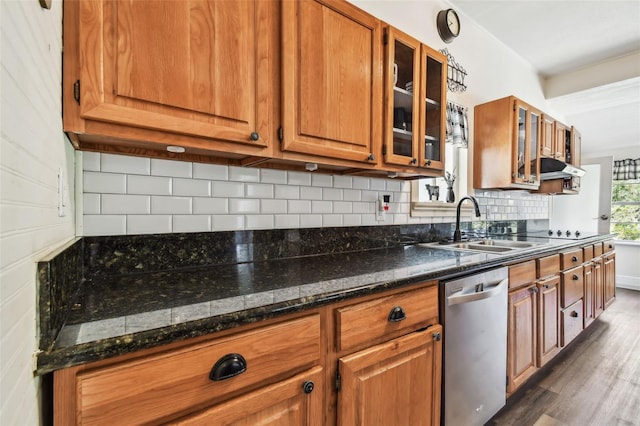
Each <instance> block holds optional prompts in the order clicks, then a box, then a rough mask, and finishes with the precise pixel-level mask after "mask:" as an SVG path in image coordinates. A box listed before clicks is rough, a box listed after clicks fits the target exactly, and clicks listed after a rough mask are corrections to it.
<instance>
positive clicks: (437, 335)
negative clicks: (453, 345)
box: [433, 333, 442, 342]
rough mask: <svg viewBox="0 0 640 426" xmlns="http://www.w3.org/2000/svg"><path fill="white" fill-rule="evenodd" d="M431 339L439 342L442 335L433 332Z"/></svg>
mask: <svg viewBox="0 0 640 426" xmlns="http://www.w3.org/2000/svg"><path fill="white" fill-rule="evenodd" d="M433 340H435V341H436V342H439V341H440V340H442V335H441V334H440V333H433Z"/></svg>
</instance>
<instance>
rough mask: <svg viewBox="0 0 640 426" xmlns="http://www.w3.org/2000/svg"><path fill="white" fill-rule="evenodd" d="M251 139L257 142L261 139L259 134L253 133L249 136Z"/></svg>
mask: <svg viewBox="0 0 640 426" xmlns="http://www.w3.org/2000/svg"><path fill="white" fill-rule="evenodd" d="M249 139H251V140H252V141H257V140H258V139H260V134H259V133H258V132H251V134H250V135H249Z"/></svg>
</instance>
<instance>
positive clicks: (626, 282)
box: [616, 275, 640, 291]
mask: <svg viewBox="0 0 640 426" xmlns="http://www.w3.org/2000/svg"><path fill="white" fill-rule="evenodd" d="M616 287H620V288H628V289H629V290H638V291H640V278H638V277H629V276H625V275H616Z"/></svg>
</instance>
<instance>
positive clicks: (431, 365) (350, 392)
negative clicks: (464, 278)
mask: <svg viewBox="0 0 640 426" xmlns="http://www.w3.org/2000/svg"><path fill="white" fill-rule="evenodd" d="M441 335H442V327H441V326H439V325H437V326H432V327H429V328H427V329H426V330H423V331H419V332H415V333H411V334H409V335H406V336H403V337H399V338H397V339H394V340H391V341H389V342H386V343H383V344H380V345H377V346H374V347H372V348H368V349H364V350H362V351H359V352H356V353H354V354H352V355H348V356H345V357H342V358H340V360H339V363H338V365H339V366H338V368H339V375H340V391H339V393H338V424H339V425H361V426H366V425H385V426H394V425H397V426H402V425H412V426H419V425H434V426H435V425H439V424H440V398H439V395H440V385H441V376H442V362H441V356H442V355H441V354H442V340H441V338H440V336H441Z"/></svg>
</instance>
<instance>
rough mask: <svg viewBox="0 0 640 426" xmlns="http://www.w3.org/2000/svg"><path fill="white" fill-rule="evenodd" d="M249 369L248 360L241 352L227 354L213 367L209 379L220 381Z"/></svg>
mask: <svg viewBox="0 0 640 426" xmlns="http://www.w3.org/2000/svg"><path fill="white" fill-rule="evenodd" d="M245 371H247V361H246V360H245V359H244V357H243V356H242V355H240V354H227V355H225V356H223V357H222V358H220V359H219V360H218V361H217V362H216V363H215V364H214V365H213V367H212V368H211V372H210V373H209V380H213V381H214V382H219V381H221V380H226V379H230V378H232V377H235V376H237V375H239V374H242V373H244V372H245Z"/></svg>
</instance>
